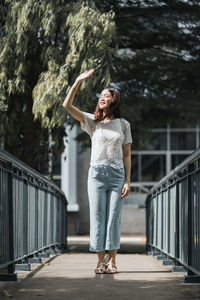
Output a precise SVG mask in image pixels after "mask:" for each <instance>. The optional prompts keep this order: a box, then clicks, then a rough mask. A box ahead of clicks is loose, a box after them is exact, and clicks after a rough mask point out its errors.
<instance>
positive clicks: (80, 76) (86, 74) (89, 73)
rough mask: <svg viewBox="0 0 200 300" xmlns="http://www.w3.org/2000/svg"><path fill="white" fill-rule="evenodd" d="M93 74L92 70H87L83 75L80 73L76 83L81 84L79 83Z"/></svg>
mask: <svg viewBox="0 0 200 300" xmlns="http://www.w3.org/2000/svg"><path fill="white" fill-rule="evenodd" d="M93 73H94V69H90V70H89V71H88V70H87V71H85V72H84V73H82V74H81V75H79V76H78V77H77V78H76V81H77V82H81V81H83V80H85V79H86V78H88V77H90V76H91V75H92V74H93Z"/></svg>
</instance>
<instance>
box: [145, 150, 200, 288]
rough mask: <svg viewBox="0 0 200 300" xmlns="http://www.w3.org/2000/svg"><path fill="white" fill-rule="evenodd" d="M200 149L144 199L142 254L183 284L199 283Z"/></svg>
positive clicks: (153, 188) (163, 179)
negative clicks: (182, 274)
mask: <svg viewBox="0 0 200 300" xmlns="http://www.w3.org/2000/svg"><path fill="white" fill-rule="evenodd" d="M199 220H200V149H197V150H196V151H195V152H193V153H192V154H191V155H190V156H189V157H188V158H186V159H185V160H184V161H183V162H182V163H181V164H179V165H178V166H177V167H175V168H174V169H173V170H172V171H171V172H170V173H169V174H167V175H166V176H165V177H164V178H162V179H161V180H160V181H159V182H158V183H157V184H155V185H154V186H153V187H152V189H151V190H150V192H149V194H148V196H147V199H146V252H147V253H148V254H153V255H159V254H160V258H159V259H163V260H164V261H163V264H166V265H172V271H180V270H181V271H182V272H183V271H185V272H187V276H185V277H184V282H185V283H187V282H189V283H191V282H198V283H199V282H200V264H199V262H200V252H199V249H200V223H199Z"/></svg>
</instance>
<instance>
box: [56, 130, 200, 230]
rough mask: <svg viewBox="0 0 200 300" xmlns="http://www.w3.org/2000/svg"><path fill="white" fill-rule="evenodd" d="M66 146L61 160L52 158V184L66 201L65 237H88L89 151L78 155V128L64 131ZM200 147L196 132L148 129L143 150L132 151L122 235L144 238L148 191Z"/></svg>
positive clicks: (199, 139) (199, 137)
mask: <svg viewBox="0 0 200 300" xmlns="http://www.w3.org/2000/svg"><path fill="white" fill-rule="evenodd" d="M66 130H67V133H68V143H66V144H65V151H64V153H63V154H62V156H61V157H56V156H54V158H53V180H54V181H55V182H56V183H57V184H58V185H59V186H60V187H61V188H62V189H63V191H64V192H65V194H66V196H67V199H68V203H69V205H68V211H69V224H68V225H69V227H68V232H69V234H88V233H89V205H88V196H87V175H88V168H89V163H90V149H87V150H86V151H85V152H83V153H81V154H80V153H79V144H78V142H77V140H76V137H77V135H78V134H79V132H80V131H81V129H80V127H79V126H78V125H76V126H74V127H73V129H72V130H70V127H68V128H66ZM199 146H200V128H199V126H196V127H191V128H190V127H187V128H171V127H170V125H166V126H165V127H163V128H154V129H152V137H151V140H150V141H149V143H148V144H147V145H145V148H144V149H138V150H135V149H134V150H133V151H132V172H131V193H130V194H129V196H128V197H126V198H125V203H124V208H123V214H122V228H121V231H122V234H131V233H132V234H145V199H146V193H147V192H148V190H149V189H150V188H151V187H152V186H153V185H154V184H155V183H156V182H157V181H159V180H160V179H161V178H162V177H163V176H165V175H166V174H167V173H168V172H169V171H170V170H171V169H173V168H174V167H175V166H177V165H178V164H180V163H181V162H182V161H183V160H184V159H185V158H186V157H187V156H188V155H190V154H191V153H192V152H193V151H194V150H196V149H197V148H198V147H199Z"/></svg>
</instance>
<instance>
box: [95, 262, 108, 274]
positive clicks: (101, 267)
mask: <svg viewBox="0 0 200 300" xmlns="http://www.w3.org/2000/svg"><path fill="white" fill-rule="evenodd" d="M106 268H107V265H106V263H104V262H101V263H98V264H97V267H96V269H95V270H94V272H95V274H104V273H106Z"/></svg>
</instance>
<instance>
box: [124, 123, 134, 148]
mask: <svg viewBox="0 0 200 300" xmlns="http://www.w3.org/2000/svg"><path fill="white" fill-rule="evenodd" d="M132 141H133V140H132V135H131V126H130V123H129V122H128V121H127V120H125V132H124V141H123V145H125V144H129V143H132Z"/></svg>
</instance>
